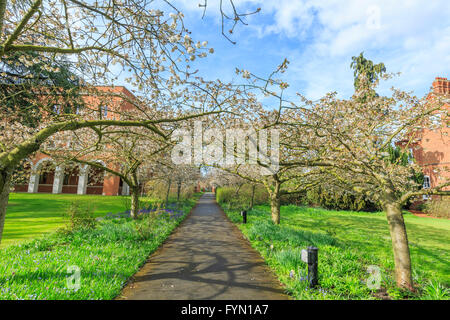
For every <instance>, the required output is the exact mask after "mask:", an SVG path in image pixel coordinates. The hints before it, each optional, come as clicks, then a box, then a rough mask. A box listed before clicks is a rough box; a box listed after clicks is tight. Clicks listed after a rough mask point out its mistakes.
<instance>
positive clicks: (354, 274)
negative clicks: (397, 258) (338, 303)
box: [225, 205, 450, 299]
mask: <svg viewBox="0 0 450 320" xmlns="http://www.w3.org/2000/svg"><path fill="white" fill-rule="evenodd" d="M225 211H226V213H227V215H228V216H229V218H230V219H231V220H232V221H233V222H234V223H236V224H237V225H238V227H239V228H240V229H241V231H242V232H243V234H244V235H245V236H246V237H247V238H248V239H249V241H250V242H251V244H252V246H253V247H254V248H255V249H256V250H258V251H259V252H260V254H261V255H262V256H263V257H264V259H265V260H266V262H267V264H268V265H269V266H270V267H271V268H272V269H273V270H274V271H275V272H276V274H277V275H278V277H279V279H280V281H281V282H282V283H283V284H284V285H285V287H286V290H287V291H288V292H289V293H290V294H291V295H292V296H293V297H295V298H297V299H379V298H390V299H449V297H450V290H449V284H450V262H449V260H448V257H449V256H450V255H449V253H450V232H449V231H450V221H449V220H446V219H430V218H421V217H416V216H414V215H412V214H405V220H406V225H407V230H408V236H409V241H410V248H411V257H412V264H413V273H414V281H415V283H416V284H417V293H414V294H413V293H409V292H404V291H400V290H399V289H397V288H396V287H395V282H394V278H393V269H394V262H393V257H392V249H391V239H390V236H389V229H388V224H387V221H386V218H385V216H384V213H382V212H376V213H363V212H350V211H332V210H324V209H321V208H308V207H298V206H293V205H289V206H283V207H282V208H281V217H282V218H281V224H280V225H279V226H275V225H273V224H272V223H271V222H270V208H269V206H266V205H261V206H256V207H255V209H254V210H251V211H249V213H248V223H247V224H242V217H241V216H240V214H239V212H238V211H235V210H230V209H225ZM307 246H316V247H318V248H319V283H320V286H319V287H318V288H316V289H309V288H308V286H307V279H306V277H307V265H306V263H304V262H303V261H301V250H302V249H304V248H306V247H307ZM370 265H374V266H377V267H378V268H379V269H380V271H381V289H380V290H375V289H374V290H372V289H369V287H368V286H367V285H366V282H367V280H369V281H370V279H369V276H370V274H369V273H367V268H368V266H370Z"/></svg>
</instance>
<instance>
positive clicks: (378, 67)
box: [350, 52, 386, 89]
mask: <svg viewBox="0 0 450 320" xmlns="http://www.w3.org/2000/svg"><path fill="white" fill-rule="evenodd" d="M350 68H352V69H353V70H354V71H353V76H354V78H355V80H354V86H355V89H359V87H360V85H361V83H360V80H361V76H362V75H364V76H365V77H367V82H368V83H370V84H373V83H374V82H375V81H377V80H378V79H379V77H380V76H381V75H383V74H384V73H385V72H386V67H385V66H384V63H382V62H381V63H378V64H374V63H373V61H372V60H368V59H366V58H365V57H364V52H361V53H360V54H359V56H357V57H352V63H351V64H350Z"/></svg>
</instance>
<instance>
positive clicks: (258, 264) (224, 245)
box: [117, 194, 288, 300]
mask: <svg viewBox="0 0 450 320" xmlns="http://www.w3.org/2000/svg"><path fill="white" fill-rule="evenodd" d="M117 299H136V300H140V299H149V300H159V299H164V300H182V299H186V300H209V299H224V300H227V299H230V300H254V299H255V300H256V299H258V300H275V299H277V300H279V299H280V300H281V299H288V296H287V295H286V294H284V293H283V290H282V288H281V286H280V284H279V282H278V280H277V279H276V277H275V276H274V274H273V273H272V272H271V270H270V269H269V267H268V266H267V265H266V264H265V263H264V260H263V259H262V258H261V256H260V255H259V253H258V252H256V251H255V250H254V249H253V248H252V247H251V246H250V244H249V242H248V241H247V240H245V239H244V238H243V236H242V233H241V232H240V231H239V229H238V228H237V227H236V226H235V225H233V224H232V223H231V222H230V221H229V220H228V218H227V217H226V216H225V213H224V212H223V211H222V209H221V208H220V207H219V206H218V205H217V203H216V202H215V199H214V195H213V194H204V195H203V196H202V197H201V198H200V200H199V203H198V204H197V206H196V207H195V208H194V210H193V211H192V213H191V214H190V216H189V217H188V218H186V220H185V221H184V222H183V223H182V224H181V225H180V226H179V227H178V228H177V229H176V231H175V232H174V233H173V234H172V235H171V236H170V237H169V239H167V241H166V242H165V243H164V244H163V246H162V247H160V248H159V249H158V250H157V251H156V252H155V253H154V254H152V255H151V257H150V259H149V261H148V262H147V263H146V264H145V265H144V266H143V267H142V269H141V270H140V271H138V272H137V273H136V274H135V275H134V280H133V281H132V282H131V283H130V284H129V285H128V286H127V287H125V288H124V290H123V291H122V293H121V295H120V296H119V297H117Z"/></svg>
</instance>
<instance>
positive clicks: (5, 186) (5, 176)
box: [0, 169, 12, 243]
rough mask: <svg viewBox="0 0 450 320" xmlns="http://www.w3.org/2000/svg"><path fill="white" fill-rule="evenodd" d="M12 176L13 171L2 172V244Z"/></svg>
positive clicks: (0, 218) (0, 200) (0, 181)
mask: <svg viewBox="0 0 450 320" xmlns="http://www.w3.org/2000/svg"><path fill="white" fill-rule="evenodd" d="M11 176H12V174H11V171H10V170H8V169H6V170H3V171H0V243H1V241H2V236H3V227H4V226H5V218H6V207H7V206H8V200H9V191H10V189H9V188H10V186H11V185H10V184H11Z"/></svg>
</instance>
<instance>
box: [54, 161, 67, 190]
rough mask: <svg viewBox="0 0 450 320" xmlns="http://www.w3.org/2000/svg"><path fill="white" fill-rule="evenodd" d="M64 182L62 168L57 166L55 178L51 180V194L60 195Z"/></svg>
mask: <svg viewBox="0 0 450 320" xmlns="http://www.w3.org/2000/svg"><path fill="white" fill-rule="evenodd" d="M63 182H64V168H63V167H61V166H57V167H56V169H55V178H54V179H53V193H61V191H62V186H63Z"/></svg>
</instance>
